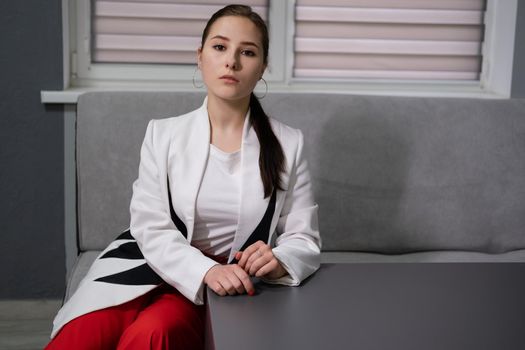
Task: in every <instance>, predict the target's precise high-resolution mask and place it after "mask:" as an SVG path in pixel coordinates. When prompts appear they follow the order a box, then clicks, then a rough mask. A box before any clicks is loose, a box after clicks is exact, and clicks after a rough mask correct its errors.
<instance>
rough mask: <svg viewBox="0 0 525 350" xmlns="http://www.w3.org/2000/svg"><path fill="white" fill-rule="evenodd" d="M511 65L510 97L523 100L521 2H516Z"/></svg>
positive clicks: (524, 18)
mask: <svg viewBox="0 0 525 350" xmlns="http://www.w3.org/2000/svg"><path fill="white" fill-rule="evenodd" d="M513 65H514V67H513V71H512V90H511V91H512V92H511V93H512V97H513V98H523V97H525V3H524V2H523V1H519V2H518V15H517V20H516V39H515V43H514V64H513Z"/></svg>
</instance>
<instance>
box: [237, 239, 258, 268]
mask: <svg viewBox="0 0 525 350" xmlns="http://www.w3.org/2000/svg"><path fill="white" fill-rule="evenodd" d="M258 242H260V241H257V242H255V243H254V244H252V245H250V246H249V247H248V248H246V249H245V250H244V251H243V252H242V256H241V260H239V262H238V263H237V264H238V265H239V266H240V267H242V268H243V269H244V268H245V267H246V262H247V261H248V259H249V258H250V256H251V255H252V254H253V253H254V252H255V251H256V250H257V249H258V248H259V245H258V244H257V243H258Z"/></svg>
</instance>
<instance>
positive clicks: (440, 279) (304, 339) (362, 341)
mask: <svg viewBox="0 0 525 350" xmlns="http://www.w3.org/2000/svg"><path fill="white" fill-rule="evenodd" d="M256 286H257V287H256V288H257V295H255V296H253V297H250V296H247V295H240V296H233V297H219V296H217V295H216V294H215V293H214V292H213V291H211V290H209V289H208V291H207V298H208V304H207V305H208V306H207V312H208V324H207V346H208V348H209V349H217V350H223V349H227V350H232V349H236V350H238V349H249V350H259V349H287V350H288V349H290V350H292V349H301V350H306V349H316V350H318V349H322V350H327V349H367V350H369V349H403V350H409V349H417V350H422V349H424V350H432V349H446V350H452V349H461V350H465V349H476V350H481V349H496V350H500V349H501V350H503V349H505V350H511V349H520V350H522V349H525V264H522V263H486V264H485V263H434V264H431V263H419V264H401V263H397V264H392V263H387V264H382V263H373V264H325V265H322V266H321V268H320V270H319V271H318V272H317V273H316V274H315V275H314V276H312V277H311V278H309V279H308V280H306V281H305V282H304V283H303V285H302V286H300V287H283V286H273V285H268V284H264V283H260V282H259V283H257V285H256Z"/></svg>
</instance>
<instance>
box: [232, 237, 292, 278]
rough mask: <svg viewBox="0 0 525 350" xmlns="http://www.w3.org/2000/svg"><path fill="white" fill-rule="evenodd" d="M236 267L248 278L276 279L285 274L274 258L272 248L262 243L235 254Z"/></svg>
mask: <svg viewBox="0 0 525 350" xmlns="http://www.w3.org/2000/svg"><path fill="white" fill-rule="evenodd" d="M235 259H237V260H238V261H239V262H238V264H237V265H238V266H240V267H241V268H242V269H243V270H244V271H246V273H248V274H249V275H250V276H255V277H264V278H267V279H278V278H280V277H283V276H284V275H286V274H287V272H286V270H285V269H284V267H283V265H281V263H280V262H279V260H277V259H276V258H275V256H274V255H273V252H272V248H271V247H270V246H269V245H268V244H265V243H264V242H263V241H257V242H255V243H254V244H252V245H251V246H249V247H248V248H246V249H245V250H244V251H243V252H237V253H236V254H235Z"/></svg>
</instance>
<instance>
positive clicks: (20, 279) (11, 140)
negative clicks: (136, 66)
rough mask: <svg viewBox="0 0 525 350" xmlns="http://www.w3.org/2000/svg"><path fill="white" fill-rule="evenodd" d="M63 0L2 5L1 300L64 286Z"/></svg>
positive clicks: (57, 291)
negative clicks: (57, 99) (47, 99)
mask: <svg viewBox="0 0 525 350" xmlns="http://www.w3.org/2000/svg"><path fill="white" fill-rule="evenodd" d="M61 22H62V17H61V2H60V0H51V1H17V0H10V1H9V0H8V1H1V2H0V42H1V49H0V50H1V51H0V52H1V53H0V67H1V70H2V74H1V78H0V96H1V97H0V198H1V199H0V235H1V241H0V242H1V243H0V276H1V277H0V278H1V281H2V282H1V283H0V298H2V299H5V298H40V297H42V298H60V297H62V294H63V291H64V274H65V267H64V238H63V237H64V214H63V213H64V199H63V197H64V175H63V173H64V161H63V158H64V145H63V143H64V142H63V139H64V136H63V127H64V123H63V118H64V113H63V107H62V106H57V105H49V106H45V105H43V104H42V103H40V90H54V89H58V90H60V89H62V80H63V78H62V23H61Z"/></svg>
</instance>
